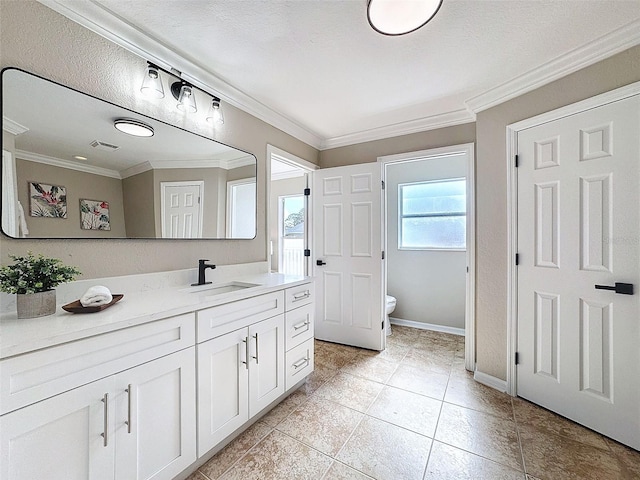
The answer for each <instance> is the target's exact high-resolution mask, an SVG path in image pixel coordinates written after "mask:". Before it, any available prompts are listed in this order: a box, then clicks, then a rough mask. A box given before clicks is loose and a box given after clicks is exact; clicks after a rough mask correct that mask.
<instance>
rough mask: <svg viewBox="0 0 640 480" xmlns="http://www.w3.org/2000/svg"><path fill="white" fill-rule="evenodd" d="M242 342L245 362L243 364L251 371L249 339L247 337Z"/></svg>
mask: <svg viewBox="0 0 640 480" xmlns="http://www.w3.org/2000/svg"><path fill="white" fill-rule="evenodd" d="M242 342H243V343H244V360H243V362H242V363H244V366H245V368H246V369H247V370H249V337H245V339H244V340H242Z"/></svg>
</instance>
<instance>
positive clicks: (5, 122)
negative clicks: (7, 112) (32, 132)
mask: <svg viewBox="0 0 640 480" xmlns="http://www.w3.org/2000/svg"><path fill="white" fill-rule="evenodd" d="M2 129H3V130H4V131H6V132H9V133H10V134H12V135H21V134H23V133H25V132H28V131H29V129H28V128H27V127H25V126H24V125H20V124H19V123H18V122H14V121H13V120H11V119H10V118H9V117H5V116H4V115H3V116H2Z"/></svg>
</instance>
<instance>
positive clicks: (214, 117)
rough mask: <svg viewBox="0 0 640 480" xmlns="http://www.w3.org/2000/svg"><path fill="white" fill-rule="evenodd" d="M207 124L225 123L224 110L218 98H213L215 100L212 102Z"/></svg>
mask: <svg viewBox="0 0 640 480" xmlns="http://www.w3.org/2000/svg"><path fill="white" fill-rule="evenodd" d="M207 122H209V123H213V124H216V123H220V124H223V123H224V115H223V114H222V109H221V108H220V99H219V98H218V97H213V99H212V100H211V105H210V106H209V113H208V115H207Z"/></svg>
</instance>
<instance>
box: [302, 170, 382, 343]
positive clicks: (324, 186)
mask: <svg viewBox="0 0 640 480" xmlns="http://www.w3.org/2000/svg"><path fill="white" fill-rule="evenodd" d="M313 184H314V186H313V189H312V190H311V194H312V195H313V221H314V235H313V238H314V244H315V248H314V252H315V258H316V259H317V262H316V265H315V267H314V271H315V277H316V288H317V292H318V300H317V302H316V328H315V336H316V338H318V339H320V340H327V341H330V342H337V343H343V344H346V345H353V346H357V347H362V348H369V349H372V350H382V349H383V348H384V343H383V342H384V335H383V334H382V333H383V319H384V308H383V302H384V295H383V287H382V285H383V283H382V266H383V262H382V246H381V245H382V242H381V239H382V231H381V216H380V215H381V210H380V206H381V196H382V195H381V169H380V165H378V164H377V163H366V164H360V165H351V166H347V167H336V168H327V169H322V170H318V171H316V172H314V180H313Z"/></svg>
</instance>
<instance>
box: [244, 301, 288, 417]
mask: <svg viewBox="0 0 640 480" xmlns="http://www.w3.org/2000/svg"><path fill="white" fill-rule="evenodd" d="M284 329H285V326H284V315H283V314H280V315H278V316H277V317H272V318H269V319H267V320H263V321H262V322H259V323H256V324H254V325H251V326H250V327H249V416H250V417H253V416H254V415H255V414H257V413H258V412H260V410H262V409H263V408H265V407H266V406H268V405H269V404H270V403H271V402H273V401H274V400H276V399H277V398H278V397H279V396H280V395H282V394H283V393H284V384H285V375H284Z"/></svg>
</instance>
